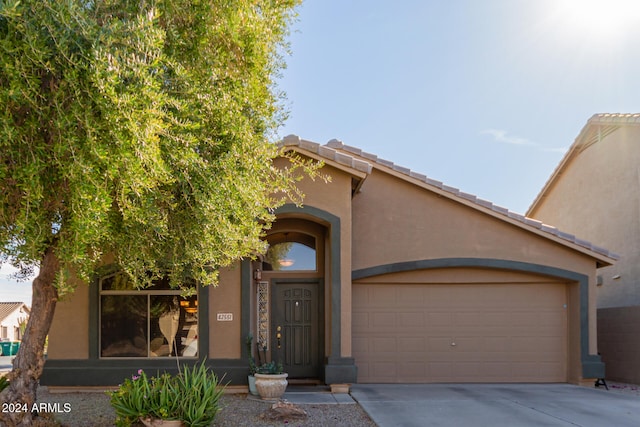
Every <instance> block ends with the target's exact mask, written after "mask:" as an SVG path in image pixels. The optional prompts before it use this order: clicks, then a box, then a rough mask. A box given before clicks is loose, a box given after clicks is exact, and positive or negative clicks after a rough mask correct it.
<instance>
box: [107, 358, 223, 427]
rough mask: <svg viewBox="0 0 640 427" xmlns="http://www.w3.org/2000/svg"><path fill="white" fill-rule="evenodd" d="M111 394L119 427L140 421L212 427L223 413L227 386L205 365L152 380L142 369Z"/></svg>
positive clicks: (152, 426) (164, 426) (153, 424)
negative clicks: (225, 387) (221, 410)
mask: <svg viewBox="0 0 640 427" xmlns="http://www.w3.org/2000/svg"><path fill="white" fill-rule="evenodd" d="M107 393H108V394H109V395H110V397H111V406H112V407H113V408H114V410H115V412H116V416H117V418H116V425H117V426H118V427H129V426H131V425H133V424H135V423H137V422H138V421H141V422H142V423H143V424H144V425H145V426H148V427H149V426H150V427H160V426H162V427H169V426H172V427H173V426H175V427H208V426H210V425H211V424H212V423H213V420H214V419H215V416H216V415H217V413H218V412H219V411H220V405H219V400H220V397H221V396H222V394H223V393H224V386H220V385H219V383H218V379H217V377H216V375H215V374H214V373H213V372H211V371H210V370H209V369H208V368H207V367H206V366H204V362H203V363H201V364H200V365H198V366H194V367H191V368H190V367H188V366H185V367H182V369H180V372H179V373H178V375H175V376H171V375H169V374H167V373H164V374H162V375H158V376H156V377H148V376H147V374H146V373H145V372H144V371H143V370H142V369H139V370H138V373H137V375H133V376H132V377H131V379H128V378H127V379H125V381H124V382H123V383H122V384H121V385H120V386H119V387H118V389H117V390H115V391H111V392H107Z"/></svg>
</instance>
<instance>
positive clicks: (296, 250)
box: [263, 239, 317, 271]
mask: <svg viewBox="0 0 640 427" xmlns="http://www.w3.org/2000/svg"><path fill="white" fill-rule="evenodd" d="M263 269H264V270H265V271H316V270H317V264H316V248H315V239H313V244H312V245H307V244H303V243H298V242H281V243H275V244H272V245H270V246H269V250H268V251H267V254H266V256H265V260H264V265H263Z"/></svg>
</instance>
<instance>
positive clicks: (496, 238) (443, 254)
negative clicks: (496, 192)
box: [353, 170, 594, 274]
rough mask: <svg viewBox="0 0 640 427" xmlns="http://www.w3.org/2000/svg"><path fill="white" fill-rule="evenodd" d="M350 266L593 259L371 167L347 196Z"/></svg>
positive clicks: (587, 265)
mask: <svg viewBox="0 0 640 427" xmlns="http://www.w3.org/2000/svg"><path fill="white" fill-rule="evenodd" d="M353 212H354V213H353V215H354V230H353V236H354V237H353V241H354V248H353V249H354V250H353V268H354V270H358V269H362V268H366V267H372V266H376V265H384V264H390V263H396V262H403V261H409V260H422V259H438V258H448V257H451V256H452V254H455V256H456V257H458V258H462V257H469V258H495V259H504V260H511V261H522V262H533V263H536V264H543V265H548V266H552V267H557V268H563V269H568V270H572V271H578V272H583V273H584V274H588V273H589V272H591V271H592V270H593V266H594V261H593V260H592V259H591V258H590V257H588V256H585V255H582V254H580V253H578V252H576V251H573V250H571V249H569V248H566V247H565V246H562V245H559V244H557V243H554V242H553V241H551V240H549V239H546V238H543V237H539V236H536V235H535V234H533V233H532V232H528V231H526V230H523V229H522V228H520V227H517V226H514V225H511V224H508V223H507V222H505V221H504V220H500V219H497V218H494V217H492V216H490V215H488V214H485V213H482V212H479V211H477V210H476V209H470V208H469V207H467V206H464V205H462V204H461V203H459V202H457V201H453V200H450V199H447V198H445V197H441V196H439V195H437V194H435V193H432V192H429V191H425V190H424V189H421V188H419V187H417V186H415V185H411V184H409V183H407V182H404V181H402V180H400V179H398V178H395V177H393V176H390V175H387V174H384V173H382V172H378V171H377V170H376V171H374V173H373V174H372V175H371V176H370V177H369V178H368V179H367V181H366V182H365V183H364V185H363V187H362V193H360V194H358V195H357V196H356V197H355V198H354V200H353Z"/></svg>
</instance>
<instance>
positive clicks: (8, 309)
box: [0, 302, 26, 322]
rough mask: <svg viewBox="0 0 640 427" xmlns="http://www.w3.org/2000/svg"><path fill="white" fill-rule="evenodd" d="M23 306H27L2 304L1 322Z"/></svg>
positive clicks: (16, 303) (20, 303)
mask: <svg viewBox="0 0 640 427" xmlns="http://www.w3.org/2000/svg"><path fill="white" fill-rule="evenodd" d="M23 305H26V304H25V303H23V302H0V322H1V321H3V320H4V319H6V318H7V316H9V315H10V314H11V313H13V312H14V311H16V310H17V309H19V308H20V307H22V306H23Z"/></svg>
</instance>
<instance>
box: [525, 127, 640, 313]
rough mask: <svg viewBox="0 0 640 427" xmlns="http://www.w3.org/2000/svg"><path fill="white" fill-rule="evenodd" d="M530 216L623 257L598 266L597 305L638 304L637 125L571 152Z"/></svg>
mask: <svg viewBox="0 0 640 427" xmlns="http://www.w3.org/2000/svg"><path fill="white" fill-rule="evenodd" d="M529 216H531V217H532V218H536V219H539V220H541V221H543V222H545V223H548V224H552V225H554V226H556V227H558V228H559V229H561V230H563V231H565V232H568V233H572V234H575V235H577V236H579V237H580V238H583V239H586V240H589V241H591V242H593V243H595V244H596V245H599V246H602V247H605V248H607V249H609V250H611V251H613V252H616V253H618V254H620V255H621V258H620V260H618V261H617V262H616V264H615V265H613V266H611V267H606V268H603V269H600V270H599V273H598V274H600V275H601V276H602V286H599V287H598V307H599V308H607V307H623V306H634V305H640V262H638V261H639V260H640V221H639V220H638V218H640V127H639V126H633V127H631V126H628V127H622V128H620V129H618V130H616V131H615V132H613V133H612V134H610V135H608V136H606V137H604V139H602V140H601V141H599V142H596V143H595V144H592V145H590V146H588V147H587V148H586V149H584V150H583V151H582V152H580V153H579V154H578V155H577V156H574V157H573V159H572V161H571V162H570V163H569V164H567V165H566V166H565V168H564V170H563V171H562V175H561V177H560V179H557V180H556V181H555V184H554V185H553V186H552V187H551V188H550V189H548V191H547V192H546V194H545V196H544V198H543V199H542V200H541V201H540V202H539V203H538V205H537V206H536V207H535V209H533V210H531V211H530V212H529ZM615 276H620V277H619V278H618V279H614V277H615Z"/></svg>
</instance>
